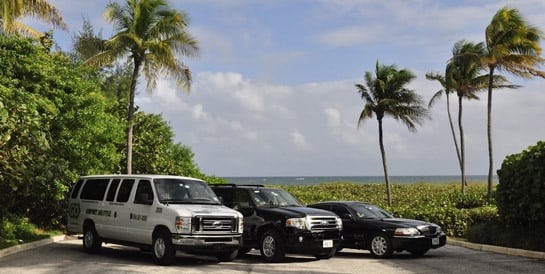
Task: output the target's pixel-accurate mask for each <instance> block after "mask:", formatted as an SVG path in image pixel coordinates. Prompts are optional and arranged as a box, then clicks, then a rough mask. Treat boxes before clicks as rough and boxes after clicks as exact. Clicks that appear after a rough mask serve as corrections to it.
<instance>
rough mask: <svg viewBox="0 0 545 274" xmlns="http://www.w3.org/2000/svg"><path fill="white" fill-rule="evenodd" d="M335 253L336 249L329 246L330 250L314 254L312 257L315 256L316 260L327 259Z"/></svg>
mask: <svg viewBox="0 0 545 274" xmlns="http://www.w3.org/2000/svg"><path fill="white" fill-rule="evenodd" d="M335 253H337V249H335V248H331V249H330V250H328V251H327V252H325V253H319V254H316V255H314V257H316V259H318V260H326V259H329V258H331V257H333V256H335Z"/></svg>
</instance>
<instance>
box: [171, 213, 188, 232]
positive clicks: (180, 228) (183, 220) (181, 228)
mask: <svg viewBox="0 0 545 274" xmlns="http://www.w3.org/2000/svg"><path fill="white" fill-rule="evenodd" d="M174 224H175V226H176V232H178V233H179V234H185V233H191V217H182V216H177V217H176V222H175V223H174Z"/></svg>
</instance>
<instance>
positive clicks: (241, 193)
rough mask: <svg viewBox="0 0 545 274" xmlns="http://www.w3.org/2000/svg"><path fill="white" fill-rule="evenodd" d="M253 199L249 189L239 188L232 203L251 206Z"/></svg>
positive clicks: (237, 205)
mask: <svg viewBox="0 0 545 274" xmlns="http://www.w3.org/2000/svg"><path fill="white" fill-rule="evenodd" d="M251 199H252V198H251V197H250V193H248V190H247V189H237V190H236V191H235V195H234V197H233V203H232V204H233V206H235V207H249V206H250V205H251Z"/></svg>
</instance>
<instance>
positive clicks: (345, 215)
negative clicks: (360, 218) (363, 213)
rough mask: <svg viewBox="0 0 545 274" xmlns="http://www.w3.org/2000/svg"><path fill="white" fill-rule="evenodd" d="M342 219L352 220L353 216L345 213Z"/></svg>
mask: <svg viewBox="0 0 545 274" xmlns="http://www.w3.org/2000/svg"><path fill="white" fill-rule="evenodd" d="M341 219H343V220H346V219H348V220H352V214H350V213H344V214H343V215H342V216H341Z"/></svg>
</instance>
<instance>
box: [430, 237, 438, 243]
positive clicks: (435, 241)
mask: <svg viewBox="0 0 545 274" xmlns="http://www.w3.org/2000/svg"><path fill="white" fill-rule="evenodd" d="M431 245H439V238H431Z"/></svg>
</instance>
